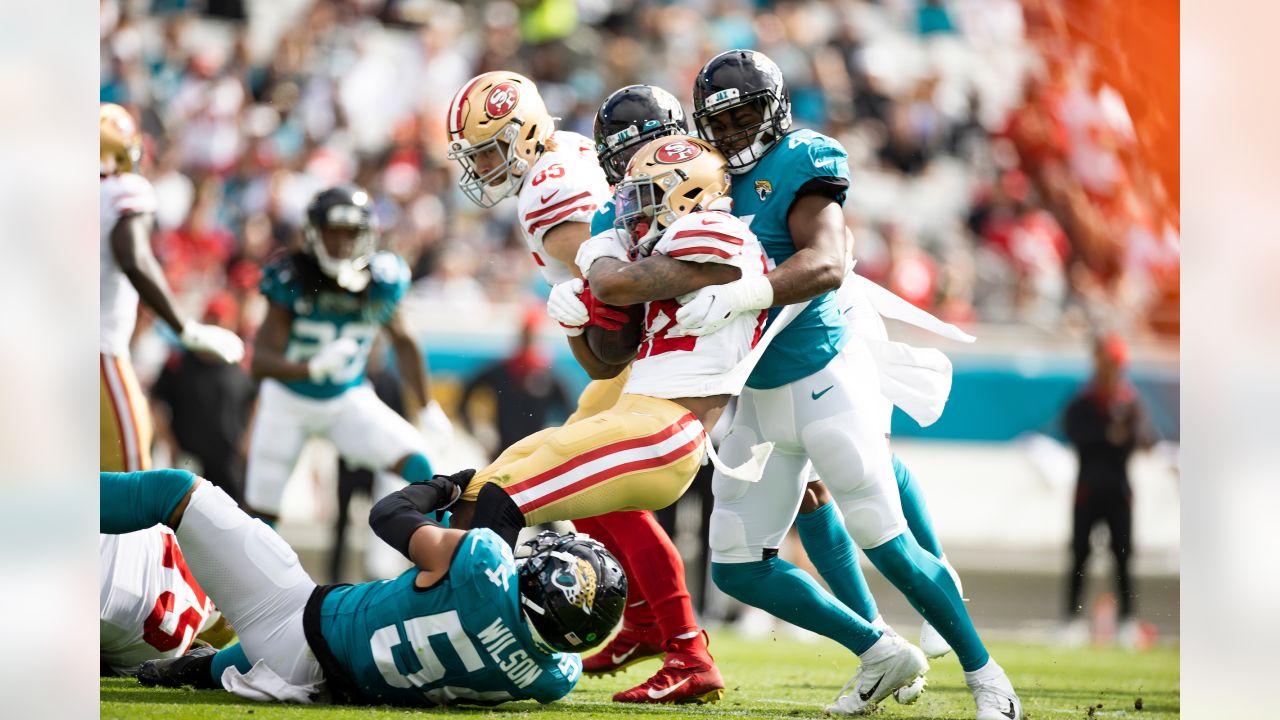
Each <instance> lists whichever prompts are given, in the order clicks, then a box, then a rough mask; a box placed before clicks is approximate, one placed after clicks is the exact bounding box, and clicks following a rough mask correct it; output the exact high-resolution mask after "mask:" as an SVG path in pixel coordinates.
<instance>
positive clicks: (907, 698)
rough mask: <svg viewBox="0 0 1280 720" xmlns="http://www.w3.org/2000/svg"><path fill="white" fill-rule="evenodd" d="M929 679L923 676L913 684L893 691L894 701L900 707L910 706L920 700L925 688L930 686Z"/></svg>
mask: <svg viewBox="0 0 1280 720" xmlns="http://www.w3.org/2000/svg"><path fill="white" fill-rule="evenodd" d="M928 682H929V678H926V677H925V676H923V675H921V676H920V677H918V678H916V679H915V680H913V681H912V682H911V684H910V685H903V686H902V687H900V688H898V689H897V690H894V691H893V699H894V700H897V701H898V704H899V705H910V704H911V703H913V702H915V701H917V700H919V699H920V696H921V695H923V694H924V686H925V685H926V684H928Z"/></svg>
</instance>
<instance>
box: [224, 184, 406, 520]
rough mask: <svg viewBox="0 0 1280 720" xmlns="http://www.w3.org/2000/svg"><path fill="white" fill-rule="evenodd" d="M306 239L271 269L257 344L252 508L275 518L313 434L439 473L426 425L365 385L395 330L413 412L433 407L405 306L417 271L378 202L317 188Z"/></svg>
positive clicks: (349, 454) (349, 191) (346, 190)
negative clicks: (384, 243)
mask: <svg viewBox="0 0 1280 720" xmlns="http://www.w3.org/2000/svg"><path fill="white" fill-rule="evenodd" d="M303 229H304V236H305V244H304V246H303V249H302V250H301V251H295V252H289V253H285V254H283V255H281V256H280V257H278V258H276V259H275V260H274V261H273V262H271V263H270V264H269V265H268V266H267V267H266V268H265V270H264V272H263V278H262V294H263V295H264V296H265V297H266V298H267V301H268V303H269V304H268V309H267V317H266V320H264V321H263V323H262V327H261V329H259V331H258V336H257V340H256V342H255V344H254V354H253V368H252V369H253V374H254V376H255V377H258V378H262V389H261V393H260V395H259V401H258V410H257V413H256V414H255V416H254V423H253V434H252V436H251V438H250V442H249V462H248V468H247V472H246V478H245V502H246V505H247V506H248V507H250V508H252V509H253V510H254V511H255V512H257V513H258V514H259V515H260V516H261V517H262V518H263V519H265V520H267V521H268V522H274V521H275V520H276V519H277V518H278V517H279V515H280V504H281V499H282V497H283V494H284V486H285V482H286V481H287V480H288V479H289V475H290V474H291V473H292V472H293V466H294V464H295V463H296V462H297V459H298V455H299V453H301V451H302V446H303V444H304V443H305V442H306V439H307V438H308V437H313V436H319V437H325V438H327V439H329V440H330V441H331V442H332V443H333V444H334V445H335V446H336V447H337V449H338V454H339V455H341V456H342V457H343V458H344V459H345V460H346V461H347V462H348V463H349V464H351V465H353V466H356V467H367V468H370V469H373V470H392V471H394V472H396V473H399V474H400V475H401V476H402V477H404V479H406V480H408V481H409V482H415V481H418V480H426V479H428V478H430V477H431V464H430V462H428V460H427V457H426V455H425V454H424V452H423V439H422V436H421V435H420V433H419V432H418V430H416V429H415V428H414V426H413V425H411V424H409V422H407V421H406V420H405V419H404V418H402V417H400V416H399V415H397V414H396V413H395V411H393V410H392V409H391V408H389V407H387V406H386V405H385V404H384V403H383V402H382V401H381V400H379V399H378V397H377V396H376V395H375V394H374V392H373V389H372V388H371V387H370V386H369V385H368V383H366V382H365V366H366V364H367V361H368V358H369V350H370V348H371V347H372V345H373V342H374V340H375V338H376V337H377V335H378V332H379V331H380V330H385V331H386V332H387V337H388V339H389V340H390V341H391V347H392V349H393V351H394V352H395V359H396V364H397V368H398V370H399V372H400V377H401V379H402V381H403V383H404V386H405V388H406V393H405V395H406V397H405V403H406V408H408V410H409V417H417V415H418V413H419V412H421V411H422V410H423V409H424V408H425V407H426V406H427V404H428V394H427V373H426V365H425V363H424V362H423V359H422V353H421V352H420V350H419V349H418V345H417V343H415V342H414V340H413V338H412V337H411V336H410V335H409V333H408V331H407V329H406V328H405V326H404V324H403V323H402V321H401V318H400V314H399V312H398V306H399V304H400V300H401V298H403V297H404V294H405V291H406V290H407V289H408V287H409V268H408V266H407V265H405V262H404V260H401V259H400V257H399V256H398V255H395V254H394V253H390V252H379V251H378V248H377V245H378V234H377V229H376V227H375V224H374V218H373V212H372V201H371V199H370V198H369V195H368V193H366V192H365V191H364V190H362V189H360V188H358V187H354V186H339V187H334V188H330V189H328V190H324V191H322V192H320V193H318V194H317V195H316V196H315V198H314V199H313V200H312V201H311V204H310V205H309V206H308V207H307V212H306V224H305V226H304V228H303Z"/></svg>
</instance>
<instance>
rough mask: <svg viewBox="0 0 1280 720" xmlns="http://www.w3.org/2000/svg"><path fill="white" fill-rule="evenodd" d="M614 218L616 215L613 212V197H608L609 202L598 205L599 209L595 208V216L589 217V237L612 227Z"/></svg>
mask: <svg viewBox="0 0 1280 720" xmlns="http://www.w3.org/2000/svg"><path fill="white" fill-rule="evenodd" d="M615 218H617V213H615V212H614V210H613V196H612V195H610V196H609V200H608V201H607V202H603V203H600V207H598V208H596V214H595V215H592V216H591V235H592V236H593V237H594V236H596V235H599V234H600V233H602V232H604V231H605V230H608V229H609V228H611V227H613V221H614V219H615Z"/></svg>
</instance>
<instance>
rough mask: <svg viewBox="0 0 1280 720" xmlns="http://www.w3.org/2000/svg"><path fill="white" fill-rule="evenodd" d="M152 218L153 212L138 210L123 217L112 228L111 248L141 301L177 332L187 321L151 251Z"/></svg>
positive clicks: (179, 331) (180, 330)
mask: <svg viewBox="0 0 1280 720" xmlns="http://www.w3.org/2000/svg"><path fill="white" fill-rule="evenodd" d="M151 222H152V218H151V214H150V213H135V214H132V215H126V216H125V217H123V218H121V219H120V221H119V222H117V223H116V226H115V227H114V228H112V229H111V252H112V254H113V255H114V256H115V259H116V263H117V264H118V265H119V266H120V270H121V271H122V272H123V273H124V274H125V277H127V278H129V282H130V283H132V284H133V287H134V289H136V290H137V291H138V297H139V298H141V299H142V302H143V303H144V304H145V305H146V306H147V307H149V308H151V310H152V311H153V312H155V314H156V315H159V316H160V319H161V320H164V321H165V322H166V323H168V324H169V327H171V328H173V331H174V332H176V333H181V332H182V326H183V325H184V324H185V322H186V321H185V319H184V318H183V317H182V316H180V315H179V314H178V310H177V308H176V307H174V303H173V294H172V293H171V292H170V291H169V281H168V280H166V279H165V277H164V271H163V270H162V269H161V268H160V263H159V262H158V261H157V260H156V256H155V255H154V254H152V252H151Z"/></svg>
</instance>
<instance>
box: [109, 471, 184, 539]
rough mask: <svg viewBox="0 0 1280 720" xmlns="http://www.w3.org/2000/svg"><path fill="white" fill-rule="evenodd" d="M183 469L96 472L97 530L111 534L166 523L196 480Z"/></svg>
mask: <svg viewBox="0 0 1280 720" xmlns="http://www.w3.org/2000/svg"><path fill="white" fill-rule="evenodd" d="M195 481H196V476H195V475H193V474H191V473H190V472H188V471H186V470H144V471H141V472H131V473H112V472H104V473H98V530H99V532H104V533H108V534H111V535H120V534H123V533H129V532H134V531H135V530H145V529H147V528H149V527H151V526H152V525H156V524H158V523H163V522H167V521H168V520H169V516H170V515H172V514H173V510H174V508H176V507H178V503H179V502H181V501H182V498H184V497H186V495H187V491H189V490H190V489H191V486H192V485H193V484H194V483H195Z"/></svg>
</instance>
